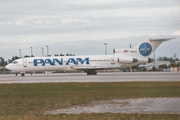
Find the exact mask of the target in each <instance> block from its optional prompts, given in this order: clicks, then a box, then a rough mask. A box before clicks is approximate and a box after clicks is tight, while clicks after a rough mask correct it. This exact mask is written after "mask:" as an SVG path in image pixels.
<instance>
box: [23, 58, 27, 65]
mask: <svg viewBox="0 0 180 120" xmlns="http://www.w3.org/2000/svg"><path fill="white" fill-rule="evenodd" d="M23 66H24V67H27V59H23Z"/></svg>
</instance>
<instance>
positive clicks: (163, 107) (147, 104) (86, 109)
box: [44, 98, 180, 115]
mask: <svg viewBox="0 0 180 120" xmlns="http://www.w3.org/2000/svg"><path fill="white" fill-rule="evenodd" d="M106 112H108V113H143V114H144V113H145V114H149V113H167V114H180V98H138V99H125V100H111V101H99V102H94V103H91V104H90V105H87V106H74V107H70V108H63V109H57V110H53V111H45V113H44V114H53V115H55V114H80V113H106Z"/></svg>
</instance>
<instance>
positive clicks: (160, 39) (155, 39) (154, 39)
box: [150, 38, 175, 42]
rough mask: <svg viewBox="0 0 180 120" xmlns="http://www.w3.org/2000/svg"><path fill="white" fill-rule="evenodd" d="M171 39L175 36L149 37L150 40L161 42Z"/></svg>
mask: <svg viewBox="0 0 180 120" xmlns="http://www.w3.org/2000/svg"><path fill="white" fill-rule="evenodd" d="M171 39H175V38H159V39H158V38H150V41H161V42H164V41H168V40H171Z"/></svg>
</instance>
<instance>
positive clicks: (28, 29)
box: [0, 0, 180, 60]
mask: <svg viewBox="0 0 180 120" xmlns="http://www.w3.org/2000/svg"><path fill="white" fill-rule="evenodd" d="M146 37H166V38H167V37H176V39H174V40H172V41H168V42H166V43H163V44H162V45H161V46H160V47H159V48H158V49H157V50H156V55H157V57H158V56H168V57H173V56H174V54H177V57H178V58H180V1H179V0H163V1H162V0H148V1H145V0H46V1H45V0H1V4H0V57H3V58H5V60H7V59H10V58H12V56H20V52H19V49H21V54H22V56H23V55H30V54H31V49H30V47H32V49H33V55H34V56H42V48H44V50H45V54H47V52H46V46H47V45H48V46H49V53H50V54H51V55H54V54H61V53H62V54H66V53H72V54H75V55H102V54H104V45H103V43H108V45H107V48H108V54H113V52H112V51H113V49H114V48H129V44H132V47H133V46H136V45H137V44H139V42H142V41H143V40H144V39H145V38H146Z"/></svg>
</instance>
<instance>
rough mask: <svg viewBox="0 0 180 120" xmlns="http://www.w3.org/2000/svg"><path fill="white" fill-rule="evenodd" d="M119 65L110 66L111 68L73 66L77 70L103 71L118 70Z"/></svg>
mask: <svg viewBox="0 0 180 120" xmlns="http://www.w3.org/2000/svg"><path fill="white" fill-rule="evenodd" d="M120 67H121V65H111V66H74V67H73V68H74V69H77V70H104V69H119V68H120Z"/></svg>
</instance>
